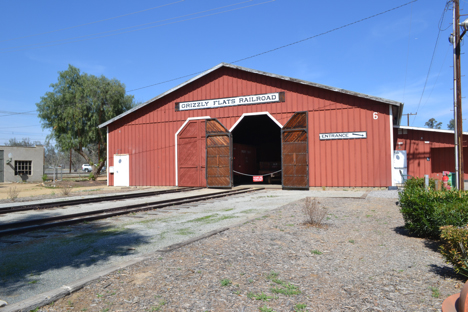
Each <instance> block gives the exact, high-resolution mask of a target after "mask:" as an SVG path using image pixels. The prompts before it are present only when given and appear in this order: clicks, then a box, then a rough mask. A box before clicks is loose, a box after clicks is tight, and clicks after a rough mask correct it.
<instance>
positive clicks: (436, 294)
mask: <svg viewBox="0 0 468 312" xmlns="http://www.w3.org/2000/svg"><path fill="white" fill-rule="evenodd" d="M429 289H430V290H431V291H432V297H433V298H439V297H440V291H439V288H437V287H432V286H431V287H429Z"/></svg>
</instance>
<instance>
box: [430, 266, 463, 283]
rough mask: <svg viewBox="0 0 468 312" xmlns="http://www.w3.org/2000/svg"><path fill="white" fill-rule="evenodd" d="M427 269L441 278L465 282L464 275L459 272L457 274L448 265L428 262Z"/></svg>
mask: <svg viewBox="0 0 468 312" xmlns="http://www.w3.org/2000/svg"><path fill="white" fill-rule="evenodd" d="M429 271H431V272H432V273H434V274H437V275H439V276H441V277H443V278H453V279H456V280H459V281H460V282H466V277H465V276H463V275H461V274H457V273H456V272H455V270H454V269H453V268H452V267H451V266H448V265H443V266H442V265H436V264H430V265H429Z"/></svg>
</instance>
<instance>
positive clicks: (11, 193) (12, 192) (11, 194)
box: [8, 186, 20, 201]
mask: <svg viewBox="0 0 468 312" xmlns="http://www.w3.org/2000/svg"><path fill="white" fill-rule="evenodd" d="M19 193H20V190H18V189H17V188H16V186H13V187H10V188H9V189H8V198H9V199H11V200H12V201H15V199H17V198H18V195H19Z"/></svg>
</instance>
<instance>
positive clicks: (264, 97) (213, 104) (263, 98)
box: [175, 92, 284, 111]
mask: <svg viewBox="0 0 468 312" xmlns="http://www.w3.org/2000/svg"><path fill="white" fill-rule="evenodd" d="M277 102H284V92H276V93H265V94H257V95H247V96H236V97H231V98H222V99H213V100H202V101H191V102H177V103H176V104H175V110H176V111H185V110H193V109H207V108H221V107H226V106H238V105H254V104H264V103H277Z"/></svg>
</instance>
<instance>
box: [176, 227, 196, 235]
mask: <svg viewBox="0 0 468 312" xmlns="http://www.w3.org/2000/svg"><path fill="white" fill-rule="evenodd" d="M194 233H195V232H193V231H190V228H183V229H179V230H177V231H176V232H175V234H177V235H190V234H194Z"/></svg>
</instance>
